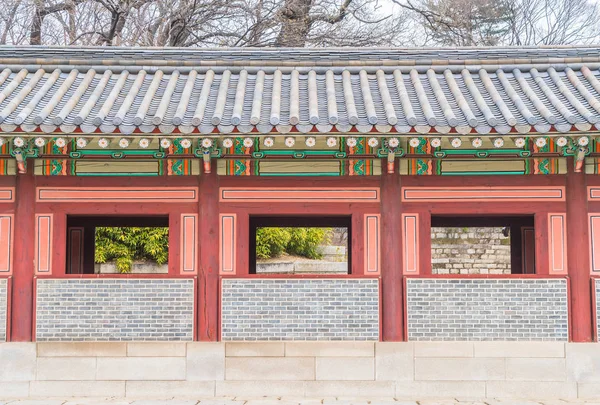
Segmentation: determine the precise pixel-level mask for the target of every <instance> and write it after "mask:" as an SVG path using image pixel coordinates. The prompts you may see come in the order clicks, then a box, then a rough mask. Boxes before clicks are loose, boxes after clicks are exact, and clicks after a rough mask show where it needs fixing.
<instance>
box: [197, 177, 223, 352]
mask: <svg viewBox="0 0 600 405" xmlns="http://www.w3.org/2000/svg"><path fill="white" fill-rule="evenodd" d="M215 172H216V170H215V171H213V173H210V174H206V173H203V174H202V175H201V176H200V208H199V213H200V215H199V219H198V222H199V234H200V235H199V241H200V249H199V251H200V271H199V273H198V279H199V280H198V281H199V294H198V340H201V341H216V340H217V339H218V338H219V334H218V331H219V306H220V305H219V299H220V294H219V181H218V177H217V174H216V173H215Z"/></svg>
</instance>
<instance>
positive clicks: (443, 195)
mask: <svg viewBox="0 0 600 405" xmlns="http://www.w3.org/2000/svg"><path fill="white" fill-rule="evenodd" d="M564 200H565V189H564V187H536V186H525V187H509V186H504V187H490V186H488V187H403V188H402V201H403V202H473V201H481V202H493V201H536V202H547V201H564Z"/></svg>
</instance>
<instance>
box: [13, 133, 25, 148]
mask: <svg viewBox="0 0 600 405" xmlns="http://www.w3.org/2000/svg"><path fill="white" fill-rule="evenodd" d="M13 144H14V145H15V146H16V147H17V148H22V147H23V146H25V139H23V138H21V137H20V136H17V137H16V138H15V139H13Z"/></svg>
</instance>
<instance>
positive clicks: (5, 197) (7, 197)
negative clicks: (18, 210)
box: [0, 187, 15, 203]
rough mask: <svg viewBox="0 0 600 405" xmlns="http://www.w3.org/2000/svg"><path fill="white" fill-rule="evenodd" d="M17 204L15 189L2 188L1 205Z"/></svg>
mask: <svg viewBox="0 0 600 405" xmlns="http://www.w3.org/2000/svg"><path fill="white" fill-rule="evenodd" d="M13 202H15V188H14V187H0V203H13Z"/></svg>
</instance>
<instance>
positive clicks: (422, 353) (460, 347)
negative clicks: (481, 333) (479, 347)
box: [414, 342, 473, 357]
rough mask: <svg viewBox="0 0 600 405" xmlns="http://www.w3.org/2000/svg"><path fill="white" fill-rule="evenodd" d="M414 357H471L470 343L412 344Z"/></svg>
mask: <svg viewBox="0 0 600 405" xmlns="http://www.w3.org/2000/svg"><path fill="white" fill-rule="evenodd" d="M414 346H415V357H473V343H471V342H414Z"/></svg>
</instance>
